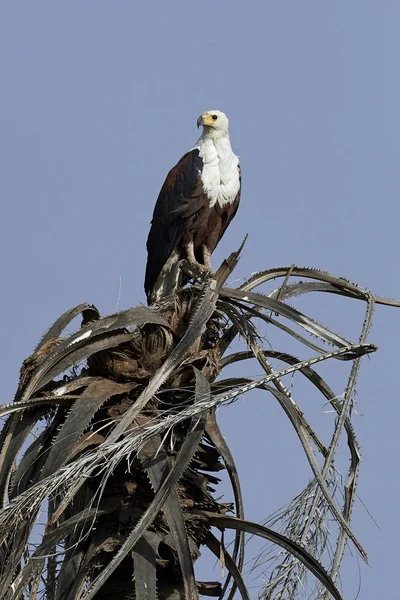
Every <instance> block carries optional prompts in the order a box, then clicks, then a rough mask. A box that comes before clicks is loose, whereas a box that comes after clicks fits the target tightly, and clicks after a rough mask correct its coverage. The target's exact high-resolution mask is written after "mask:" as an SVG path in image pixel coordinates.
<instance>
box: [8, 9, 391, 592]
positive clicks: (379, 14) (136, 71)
mask: <svg viewBox="0 0 400 600" xmlns="http://www.w3.org/2000/svg"><path fill="white" fill-rule="evenodd" d="M399 22H400V3H399V2H398V0H392V1H390V0H386V1H385V2H380V1H378V0H375V1H370V0H351V1H346V2H345V1H343V0H342V1H336V2H321V1H320V0H315V1H309V0H301V1H294V0H292V1H288V0H287V1H285V2H279V1H278V0H275V1H271V0H264V1H261V0H260V1H257V2H252V1H248V2H243V1H240V2H239V1H236V0H230V1H229V2H227V1H220V2H208V1H207V0H206V1H204V2H202V3H198V2H187V1H169V2H150V1H149V2H146V3H139V2H134V1H133V0H132V1H128V0H118V1H117V2H111V1H107V2H105V1H102V0H85V1H78V0H70V1H69V2H55V1H54V0H47V1H44V0H35V2H29V1H23V0H21V1H19V2H13V1H11V0H2V2H0V83H1V92H0V140H1V141H0V164H1V177H0V198H1V207H2V210H1V219H0V257H1V258H0V260H1V282H2V285H1V288H2V293H1V305H2V312H3V319H2V321H1V324H0V332H1V344H0V353H1V359H0V365H1V401H2V402H7V401H10V400H11V399H12V397H13V394H14V391H15V387H16V383H17V380H18V370H19V366H20V364H21V361H22V360H23V359H24V358H25V357H26V356H27V355H28V354H30V352H31V351H32V349H33V347H34V345H35V344H36V343H37V341H38V339H39V337H40V336H41V334H42V333H43V332H44V331H45V330H46V328H47V327H48V326H49V325H50V324H51V323H52V322H53V321H54V320H55V319H56V318H57V317H58V316H59V314H61V313H62V312H63V311H64V310H66V309H67V308H69V307H71V306H73V305H76V304H78V303H80V302H84V301H88V302H90V303H94V304H96V305H97V307H98V308H99V309H100V310H101V312H102V313H103V314H104V313H109V312H112V311H114V310H115V309H116V305H117V299H118V295H119V286H120V278H122V290H121V297H120V301H119V308H126V307H128V306H132V305H135V304H137V303H139V302H144V301H145V297H144V293H143V287H142V284H143V273H144V267H145V260H146V254H145V242H146V238H147V233H148V228H149V222H150V219H151V214H152V211H153V206H154V203H155V200H156V197H157V194H158V192H159V189H160V187H161V184H162V182H163V180H164V178H165V175H166V173H167V172H168V170H169V169H170V168H171V166H172V165H173V164H175V162H176V161H177V160H178V159H179V158H180V156H181V155H182V154H183V153H184V152H186V151H187V150H188V149H190V147H191V146H192V145H193V143H194V142H195V141H196V139H197V135H198V132H197V129H196V120H197V117H198V116H199V114H200V113H201V112H203V111H204V110H208V109H212V108H218V109H221V110H223V111H225V112H226V113H227V114H228V116H229V118H230V122H231V139H232V145H233V148H234V150H235V151H236V152H237V153H238V154H239V155H240V157H241V164H242V171H243V193H242V203H241V207H240V210H239V213H238V215H237V217H236V219H235V220H234V222H233V223H232V225H231V227H230V228H229V231H228V233H227V234H226V236H225V237H224V239H223V242H222V243H221V244H220V246H219V247H218V249H217V251H216V253H215V255H214V258H213V263H214V264H216V265H218V264H219V262H220V261H221V260H222V259H223V258H224V257H225V256H227V254H228V253H229V252H230V251H232V250H234V249H236V247H237V246H238V245H239V244H240V242H241V240H242V238H243V236H244V234H245V233H248V234H249V239H248V242H247V246H246V248H245V251H244V253H243V257H242V260H241V262H240V264H239V266H238V269H237V272H236V275H235V277H237V278H238V279H239V278H241V277H244V276H246V275H249V274H250V273H251V272H252V271H256V270H260V269H263V268H270V267H273V266H286V265H290V264H292V263H296V264H297V265H300V266H303V265H304V266H314V267H317V268H320V269H324V270H327V271H330V272H332V273H334V274H337V275H341V276H344V277H347V278H348V279H351V280H353V281H355V282H357V283H359V284H360V285H362V286H364V287H368V288H369V289H371V290H372V291H373V292H374V293H377V294H380V295H384V296H390V297H397V298H400V283H399V277H398V264H399V258H398V246H399V242H398V220H399V216H400V211H399V208H398V206H399V197H400V180H399V158H400V152H399V139H400V121H399V107H400V78H399V55H400V41H399ZM318 302H319V304H318ZM318 302H317V303H316V304H315V305H314V307H315V313H314V314H317V315H318V316H321V315H322V311H323V307H322V304H323V302H325V301H324V299H323V297H322V296H319V297H318ZM299 306H302V305H301V304H299ZM326 306H327V307H328V310H331V307H333V306H335V308H334V315H333V317H334V318H333V321H332V320H331V321H330V324H331V325H332V323H333V325H336V324H337V325H338V329H339V331H340V332H341V333H343V334H344V335H346V334H347V335H351V336H353V337H355V335H356V333H355V332H356V331H357V330H356V328H355V325H354V315H355V312H354V311H353V308H348V303H346V302H345V301H341V302H339V303H336V304H333V303H331V301H330V299H329V302H327V304H326ZM320 310H321V315H320V314H319V311H320ZM324 314H325V315H327V314H328V312H327V310H325V312H324ZM359 314H360V313H357V315H358V317H359ZM321 318H322V316H321ZM325 320H327V321H329V319H325ZM399 325H400V311H399V310H396V309H393V308H384V307H378V308H377V310H376V313H375V319H374V327H373V329H372V332H371V338H370V339H371V341H373V342H374V343H376V344H378V346H379V348H380V349H379V352H378V353H377V354H375V355H373V356H372V357H371V358H366V359H364V360H363V365H362V370H361V377H360V381H359V386H358V391H359V394H358V398H357V399H358V405H357V410H358V415H356V416H355V427H356V431H357V433H358V437H359V441H360V443H361V446H362V451H363V463H362V470H361V477H360V485H359V487H358V494H359V496H360V498H361V499H362V501H363V502H364V503H365V504H366V506H367V507H368V510H369V511H370V513H371V514H372V516H373V518H374V519H375V520H376V521H377V523H378V526H379V529H378V528H377V526H376V525H375V524H374V522H373V520H372V519H371V517H370V516H369V515H368V514H367V512H366V511H365V509H364V508H363V506H362V504H361V502H360V501H359V500H357V502H356V506H355V519H354V530H355V531H356V533H357V534H358V535H359V537H360V540H361V542H362V543H363V544H364V546H365V547H366V548H367V550H368V552H369V555H370V566H369V567H367V566H364V565H361V566H360V574H359V571H358V569H359V566H358V560H357V558H356V557H355V555H354V552H352V554H353V556H351V554H350V553H348V554H347V556H346V560H345V563H344V569H343V585H344V594H345V598H346V599H349V598H354V597H355V596H356V594H357V590H358V586H359V580H360V578H361V592H360V596H359V597H360V598H361V599H362V600H373V599H376V598H395V597H398V583H397V579H398V573H397V571H398V556H397V555H398V538H399V533H400V528H399V524H398V498H399V491H400V489H399V488H400V484H399V475H398V473H399V469H398V457H399V449H400V441H399V437H398V428H399V417H400V408H399V398H398V372H397V368H398V366H396V365H398V358H397V355H398V337H399ZM349 332H350V334H349ZM279 349H282V346H280V348H279ZM252 369H253V371H251V372H250V374H251V375H257V374H259V367H256V366H254V365H253V367H252ZM331 384H332V385H335V381H333V382H332V380H331ZM338 387H339V388H340V386H338ZM266 398H267V396H266V395H265V398H264V396H262V397H260V394H258V395H257V394H253V395H251V396H249V397H248V398H246V399H242V400H239V401H238V402H237V403H236V404H235V405H233V406H231V407H229V408H224V409H221V410H220V411H219V419H220V422H221V426H222V428H223V432H224V434H225V435H226V436H227V440H228V443H229V444H230V445H231V448H232V451H233V453H234V455H235V458H236V460H237V462H238V466H239V469H240V475H241V477H242V482H243V486H244V489H245V506H246V515H247V517H248V518H249V519H252V520H255V521H259V520H262V519H263V518H265V517H267V516H268V514H270V513H271V512H272V511H273V510H275V509H277V508H278V507H279V506H280V505H282V504H284V503H285V502H287V501H288V500H290V499H291V497H292V496H294V495H295V494H296V493H297V492H299V491H300V490H301V489H302V487H303V486H304V485H305V483H306V482H307V481H308V478H309V477H310V476H311V473H310V470H309V468H308V466H307V464H306V461H305V459H304V458H303V456H302V453H301V449H300V444H299V442H298V440H297V438H296V436H295V435H294V433H293V432H292V431H291V430H290V428H289V426H288V425H287V423H286V422H285V420H284V418H283V417H282V416H281V415H280V411H279V409H278V408H277V407H276V406H275V404H276V403H274V401H273V400H272V399H268V400H267V399H266ZM297 400H298V401H299V403H300V405H301V406H302V408H303V409H304V410H306V409H307V406H308V399H307V397H298V398H297ZM318 402H319V404H318V406H317V412H318V415H319V423H320V424H321V426H322V427H324V426H325V425H324V423H325V422H326V419H332V415H327V414H325V413H324V411H323V407H322V403H321V401H320V400H318ZM346 469H347V463H345V468H344V471H343V472H344V473H346ZM203 568H204V565H203V567H202V569H203ZM202 575H203V577H202V578H203V579H205V578H206V575H205V573H204V572H203V573H202Z"/></svg>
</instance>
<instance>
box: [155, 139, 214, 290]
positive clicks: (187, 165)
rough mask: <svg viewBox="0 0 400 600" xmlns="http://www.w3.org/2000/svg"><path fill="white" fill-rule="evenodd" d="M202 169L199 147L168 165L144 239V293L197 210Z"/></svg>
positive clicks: (200, 194)
mask: <svg viewBox="0 0 400 600" xmlns="http://www.w3.org/2000/svg"><path fill="white" fill-rule="evenodd" d="M202 169H203V160H202V158H201V157H200V154H199V151H198V150H197V149H194V150H191V151H190V152H188V153H187V154H185V155H184V156H183V157H182V158H181V160H180V161H179V162H178V163H177V164H176V165H175V167H173V169H171V171H170V172H169V173H168V175H167V178H166V180H165V182H164V185H163V186H162V188H161V191H160V194H159V196H158V199H157V202H156V205H155V208H154V213H153V219H152V222H151V228H150V233H149V237H148V239H147V254H148V256H147V265H146V275H145V282H144V288H145V291H146V295H147V297H149V296H150V294H151V291H152V289H153V287H154V285H155V283H156V281H157V278H158V276H159V274H160V272H161V270H162V268H163V266H164V265H165V263H166V262H167V260H168V259H169V257H170V256H171V254H172V253H173V252H174V250H175V249H176V248H177V247H178V246H179V244H180V243H181V241H182V237H183V235H184V233H185V229H186V227H187V224H188V219H190V218H191V217H192V216H193V215H194V214H195V213H196V212H197V211H198V210H199V203H200V202H201V198H202V196H203V186H202V183H201V178H200V174H201V172H202Z"/></svg>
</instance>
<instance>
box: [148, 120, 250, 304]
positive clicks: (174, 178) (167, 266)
mask: <svg viewBox="0 0 400 600" xmlns="http://www.w3.org/2000/svg"><path fill="white" fill-rule="evenodd" d="M197 126H198V127H200V126H202V127H203V132H202V134H201V136H200V137H199V139H198V140H197V142H196V144H195V145H194V147H193V148H192V149H191V150H190V151H189V152H187V153H186V154H185V155H184V156H183V157H182V158H181V159H180V161H179V162H178V163H177V164H176V165H175V167H173V168H172V169H171V171H170V172H169V173H168V175H167V178H166V180H165V181H164V185H163V186H162V188H161V191H160V194H159V196H158V199H157V202H156V205H155V208H154V213H153V219H152V222H151V228H150V233H149V237H148V239H147V253H148V257H147V265H146V276H145V283H144V287H145V292H146V295H147V300H148V302H149V304H152V303H153V302H156V301H157V300H159V299H160V298H162V297H164V296H169V295H170V294H172V293H173V292H174V290H175V289H176V287H177V285H178V284H179V283H180V284H182V283H184V280H183V277H182V274H180V269H179V265H180V262H181V261H182V260H183V259H186V260H188V261H189V263H190V264H191V265H192V266H193V267H194V268H195V269H196V270H199V269H200V270H209V271H211V270H212V269H211V262H210V256H211V254H212V252H213V251H214V250H215V248H216V246H217V244H218V242H219V241H220V239H221V238H222V236H223V235H224V233H225V231H226V228H227V227H228V225H229V223H230V222H231V220H232V219H233V217H234V216H235V214H236V211H237V208H238V205H239V201H240V188H241V180H240V165H239V159H238V157H237V156H236V155H235V154H234V153H233V151H232V147H231V143H230V139H229V121H228V118H227V116H226V115H225V114H224V113H223V112H221V111H219V110H209V111H206V112H204V113H203V114H202V115H201V116H200V117H199V118H198V119H197Z"/></svg>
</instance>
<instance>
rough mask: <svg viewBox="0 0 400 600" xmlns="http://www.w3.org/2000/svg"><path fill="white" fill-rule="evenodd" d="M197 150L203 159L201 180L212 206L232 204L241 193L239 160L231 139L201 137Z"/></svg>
mask: <svg viewBox="0 0 400 600" xmlns="http://www.w3.org/2000/svg"><path fill="white" fill-rule="evenodd" d="M195 148H197V149H198V150H199V153H200V157H201V158H202V159H203V170H202V173H201V180H202V183H203V187H204V191H205V192H206V193H207V195H208V197H209V199H210V206H215V204H216V203H218V204H219V205H220V206H224V205H225V204H231V203H232V202H233V201H234V200H235V198H236V196H237V193H238V191H239V188H240V181H239V169H238V166H239V159H238V157H237V156H236V155H235V154H234V153H233V151H232V148H231V144H230V141H229V137H225V136H224V137H220V138H209V137H201V138H200V139H199V141H198V142H197V144H196V146H195Z"/></svg>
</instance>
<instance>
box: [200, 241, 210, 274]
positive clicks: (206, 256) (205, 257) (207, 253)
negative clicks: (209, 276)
mask: <svg viewBox="0 0 400 600" xmlns="http://www.w3.org/2000/svg"><path fill="white" fill-rule="evenodd" d="M201 249H202V251H203V263H204V266H205V268H206V269H207V271H210V272H211V273H212V267H211V260H210V257H211V252H210V249H209V248H208V246H206V244H203V245H202V246H201Z"/></svg>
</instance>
